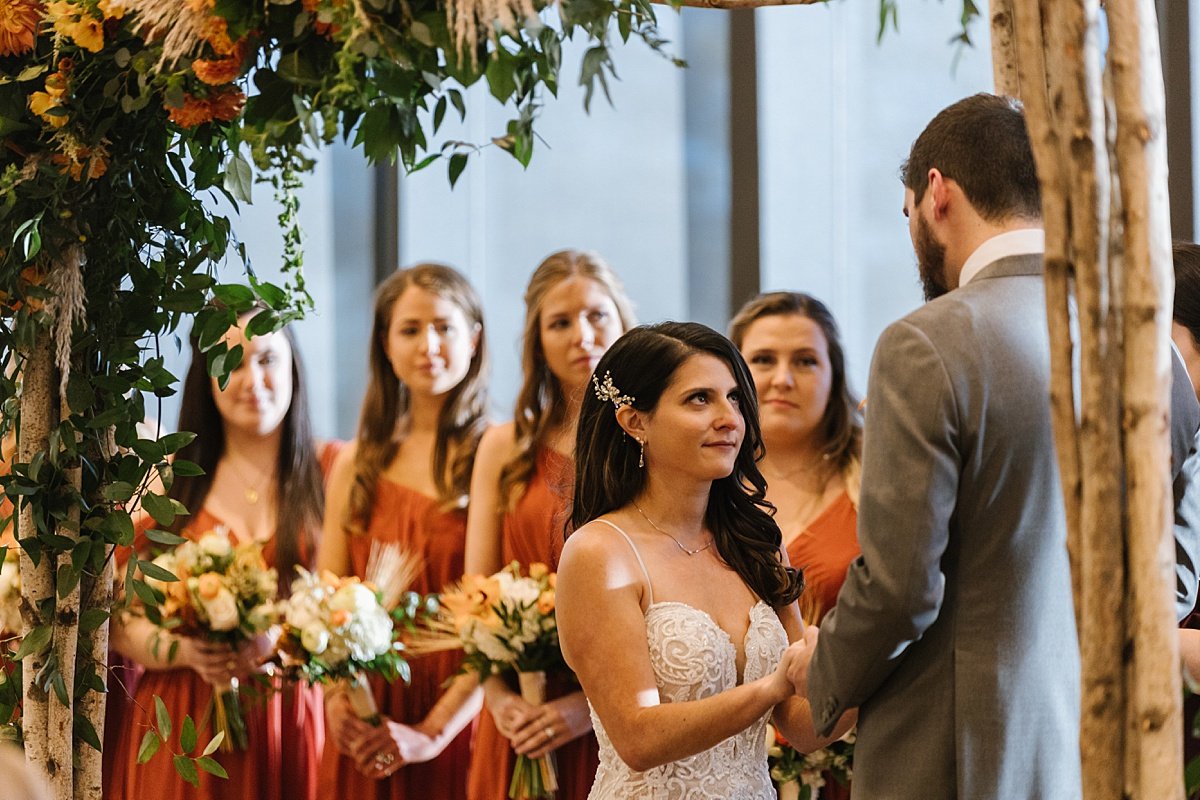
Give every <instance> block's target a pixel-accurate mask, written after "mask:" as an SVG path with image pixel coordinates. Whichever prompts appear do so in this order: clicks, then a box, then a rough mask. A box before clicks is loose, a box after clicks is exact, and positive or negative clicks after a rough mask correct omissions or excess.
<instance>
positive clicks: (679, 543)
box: [633, 500, 713, 556]
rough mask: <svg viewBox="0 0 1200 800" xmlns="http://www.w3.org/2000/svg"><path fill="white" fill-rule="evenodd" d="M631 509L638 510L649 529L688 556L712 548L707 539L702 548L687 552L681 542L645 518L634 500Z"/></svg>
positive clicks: (711, 542)
mask: <svg viewBox="0 0 1200 800" xmlns="http://www.w3.org/2000/svg"><path fill="white" fill-rule="evenodd" d="M633 507H634V508H636V509H637V510H638V513H639V514H641V515H642V519H644V520H646V522H649V523H650V527H652V528H654V530H656V531H658V532H659V533H661V534H662V535H663V536H666V537H667V538H668V539H670V540H671V541H672V542H674V543H675V546H676V547H678V548H679V549H680V550H682V551H683V552H685V553H687V554H688V555H689V556H694V555H696V554H697V553H703V552H704V551H705V550H707V549H708V548H710V547H712V546H713V540H712V539H709V540H708V544H706V545H704V546H703V547H697V548H696V549H695V550H689V549H688V548H686V547H684V546H683V542H681V541H679V540H678V539H676V538H675V537H674V536H672V535H671V534H669V533H667V532H666V531H664V530H663V529H662V528H660V527H658V524H657V523H656V522H655V521H654V520H652V519H650V517H648V516H646V512H645V511H642V507H641V506H639V505H638V504H637V501H636V500H635V501H634V503H633Z"/></svg>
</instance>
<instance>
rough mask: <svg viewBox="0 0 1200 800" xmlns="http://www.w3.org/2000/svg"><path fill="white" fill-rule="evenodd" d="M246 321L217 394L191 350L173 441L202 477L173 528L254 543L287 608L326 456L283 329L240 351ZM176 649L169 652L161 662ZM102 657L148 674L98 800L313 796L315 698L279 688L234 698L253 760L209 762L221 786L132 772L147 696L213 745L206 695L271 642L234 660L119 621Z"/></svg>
mask: <svg viewBox="0 0 1200 800" xmlns="http://www.w3.org/2000/svg"><path fill="white" fill-rule="evenodd" d="M250 316H251V315H246V316H243V317H242V318H241V319H240V320H239V321H238V326H237V327H235V328H233V329H231V330H230V331H229V333H228V334H227V337H226V342H227V344H228V345H229V346H230V347H234V346H237V345H241V347H242V348H243V352H244V355H243V358H242V362H241V364H240V365H239V366H238V368H237V369H236V370H234V371H233V373H232V375H231V376H230V378H229V383H228V385H227V386H226V388H225V390H224V391H222V390H220V388H219V387H218V386H217V383H216V381H215V379H212V378H210V377H209V376H208V371H207V369H206V358H205V356H204V354H203V353H201V352H200V351H199V348H198V344H197V342H196V340H195V339H193V340H192V363H191V367H190V368H189V370H188V373H187V377H186V378H185V383H184V389H183V400H182V406H181V409H180V414H179V428H180V430H185V431H194V432H196V433H197V434H198V435H197V437H196V439H195V440H194V441H193V442H192V443H191V444H190V445H188V446H187V447H185V448H183V449H182V450H181V451H180V452H179V458H181V459H187V460H189V461H194V462H195V463H197V464H199V465H200V467H201V468H202V469H203V470H204V473H205V474H204V475H202V476H199V477H194V478H184V477H180V478H177V479H176V480H175V484H174V486H173V487H172V489H171V494H172V496H173V497H174V498H175V499H177V500H179V501H180V502H182V503H183V504H184V506H186V507H187V508H188V509H189V510H190V511H191V516H189V517H181V518H180V519H179V520H178V521H177V523H176V526H175V527H176V528H177V530H178V532H179V533H180V534H181V535H183V536H186V537H189V538H193V539H195V538H198V537H199V536H201V535H203V534H204V533H206V532H208V531H210V530H212V529H213V528H215V527H216V526H218V525H223V526H225V527H226V528H227V529H228V530H229V532H230V533H231V534H232V535H233V536H234V537H235V538H236V539H238V540H240V541H248V540H253V541H257V542H261V543H262V544H263V547H264V555H265V556H266V559H267V561H268V563H270V564H271V565H272V566H274V567H275V569H277V570H278V572H279V585H280V591H281V593H282V594H284V595H286V593H287V590H288V587H289V586H290V584H291V581H292V579H293V578H294V577H295V568H296V567H297V566H311V565H312V563H313V558H314V556H315V555H316V541H315V539H316V535H317V533H318V531H319V527H320V524H321V517H322V512H323V506H324V500H323V494H322V486H321V475H322V469H321V462H322V461H328V460H329V459H330V458H331V456H332V455H333V452H332V451H333V448H332V447H329V446H326V447H325V448H323V451H322V452H321V453H320V454H319V453H318V448H317V445H316V443H315V442H314V440H313V436H312V431H311V426H310V422H309V411H308V400H307V396H306V394H305V390H304V373H303V368H302V365H301V363H300V358H299V353H298V352H297V350H296V347H295V341H294V339H293V337H292V334H291V332H290V331H289V330H287V329H286V328H285V329H284V330H282V331H279V332H278V333H272V334H266V335H260V336H255V337H254V338H253V339H247V338H246V335H245V324H246V322H247V321H248V320H249V319H250ZM151 525H152V523H151V522H145V523H143V524H142V525H141V527H142V529H143V530H142V533H140V534H139V536H138V537H137V539H136V540H135V544H134V546H135V548H137V549H138V550H148V549H149V542H148V541H147V540H146V539H145V536H144V530H145V529H146V528H148V527H150V526H151ZM127 557H128V556H127V555H126V558H127ZM173 642H177V643H178V650H177V653H176V656H175V658H174V660H169V659H168V653H169V652H170V648H171V644H172V643H173ZM112 645H113V648H114V649H115V650H116V651H117V652H118V653H119V654H121V655H123V656H125V657H126V658H128V659H130V660H132V661H134V662H137V663H138V664H140V665H142V666H143V667H144V668H145V674H144V675H143V676H142V677H141V678H140V679H139V680H138V682H137V689H136V690H135V692H134V696H133V702H134V707H133V710H132V717H133V720H132V721H131V722H130V723H128V724H126V725H125V726H124V727H123V728H120V729H116V730H113V731H112V732H111V733H112V734H113V736H114V738H115V741H113V743H112V744H113V750H114V754H113V758H114V769H113V777H112V785H111V786H110V787H109V791H108V792H107V793H106V796H107V797H110V798H129V800H145V798H149V797H153V798H156V800H184V799H185V798H186V799H187V800H210V799H211V800H229V799H230V798H245V800H260V799H264V798H265V799H266V800H274V799H275V798H278V800H283V798H287V800H293V798H312V797H314V794H315V789H316V768H317V760H318V758H319V754H320V751H321V747H322V743H323V738H324V725H323V718H322V716H321V701H320V694H319V691H318V690H315V689H308V688H299V687H294V688H288V689H286V690H284V691H281V692H272V693H269V694H268V695H267V697H266V698H265V699H264V698H263V697H262V696H261V693H260V692H256V691H254V690H253V688H251V689H250V690H249V691H247V692H245V693H244V695H243V698H242V709H243V713H244V716H245V719H246V725H247V731H248V734H249V743H250V746H249V749H248V750H246V751H244V752H241V751H235V752H232V753H218V754H217V756H216V757H217V760H218V761H219V762H220V763H221V765H222V766H223V767H224V768H225V769H226V770H227V771H228V773H229V779H228V780H222V779H219V778H214V777H212V776H210V775H207V774H205V773H203V772H202V773H201V774H200V788H199V789H193V788H192V787H191V786H189V785H187V784H186V783H185V782H184V781H183V780H182V779H181V778H180V777H179V776H178V775H177V774H176V772H175V769H174V767H173V765H172V763H171V759H170V757H169V756H168V755H167V754H166V753H159V754H158V755H157V756H156V757H155V758H154V759H152V760H151V761H150V762H149V763H147V764H144V765H139V764H138V763H137V752H138V748H139V745H140V743H141V740H142V737H143V735H144V734H145V731H146V729H147V727H148V726H149V724H150V720H151V718H152V715H153V708H154V697H155V696H156V695H157V696H158V697H161V698H162V700H163V702H164V703H165V705H166V707H167V709H168V710H169V711H170V714H171V719H172V721H173V723H174V726H175V728H176V729H178V726H179V725H181V724H182V721H183V717H184V715H185V714H190V715H191V717H192V719H193V720H195V721H196V724H197V725H198V726H201V735H200V745H201V746H203V744H204V743H205V742H207V741H208V740H209V739H210V738H211V735H212V730H211V728H209V729H207V730H206V729H204V727H203V725H202V722H203V721H204V720H206V719H207V718H208V717H209V716H210V714H209V708H210V702H211V700H212V693H213V686H220V685H226V684H227V683H228V681H229V679H231V678H237V679H238V680H239V681H240V682H242V683H243V685H247V681H248V680H249V679H251V678H252V676H253V675H255V674H256V673H258V672H260V671H261V667H260V664H261V662H262V660H263V658H264V657H265V656H266V655H267V654H268V653H269V651H270V648H271V644H270V639H269V637H267V636H263V637H260V638H259V640H257V641H254V642H251V643H249V644H247V645H245V646H243V647H241V648H239V649H237V650H234V649H231V648H230V647H228V646H226V645H219V644H214V643H210V642H206V641H203V640H200V639H193V638H188V637H183V636H177V635H175V634H171V633H168V632H166V631H164V630H161V629H160V628H158V627H157V626H155V625H154V624H153V623H151V622H150V621H149V620H147V619H146V618H145V617H143V616H140V615H138V614H134V613H127V614H126V615H124V616H123V617H118V618H117V619H115V620H114V623H113V638H112ZM176 741H177V740H176ZM164 749H165V748H164Z"/></svg>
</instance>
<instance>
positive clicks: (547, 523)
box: [467, 448, 600, 800]
mask: <svg viewBox="0 0 1200 800" xmlns="http://www.w3.org/2000/svg"><path fill="white" fill-rule="evenodd" d="M572 469H573V465H572V462H571V459H569V458H567V457H566V456H564V455H562V454H560V453H558V452H556V451H554V450H551V449H549V448H542V449H541V450H539V451H538V457H537V466H536V468H535V470H534V473H533V477H532V479H531V480H530V482H529V488H528V489H526V490H525V494H523V495H522V496H521V499H520V500H519V501H518V502H517V505H516V507H515V508H514V509H513V510H512V511H511V512H510V513H508V514H505V515H504V517H503V519H502V521H501V536H502V541H501V548H500V551H501V554H502V556H503V558H504V563H505V564H507V563H509V562H511V561H519V562H520V563H521V564H522V565H525V566H528V565H529V564H531V563H533V562H537V561H540V562H542V563H545V564H549V565H551V567H552V568H554V565H556V564H557V563H558V556H559V555H560V554H561V553H562V545H563V522H564V521H565V517H566V506H567V504H568V503H569V502H570V489H569V487H570V483H571V479H572V475H571V470H572ZM547 683H548V685H547V696H548V698H549V699H554V698H556V697H562V696H563V695H566V694H570V693H572V692H577V691H579V686H578V684H575V683H574V682H573V681H571V680H569V679H568V676H565V675H560V676H553V675H552V676H549V680H548V682H547ZM513 688H514V690H515V688H516V687H515V683H514V687H513ZM555 752H556V755H555V758H556V759H557V762H558V795H557V798H558V800H584V798H586V797H587V796H588V792H589V791H590V790H591V788H592V782H593V781H594V780H595V779H596V768H597V767H598V766H599V764H600V751H599V746H598V745H597V744H596V736H595V734H593V733H590V732H589V733H587V734H586V735H584V736H581V737H579V738H578V739H575V740H574V741H572V742H568V743H567V744H565V745H563V746H562V747H560V748H559V749H558V750H557V751H555ZM515 762H516V754H515V753H513V751H512V748H511V747H510V746H509V743H508V739H505V738H504V736H503V735H502V734H501V733H500V730H499V729H498V728H497V727H496V723H495V721H494V720H493V719H492V715H491V714H490V713H489V712H488V710H487V709H486V708H484V710H483V713H482V714H481V715H480V718H479V728H478V731H477V732H476V735H475V753H474V756H473V757H472V759H471V776H470V784H469V786H468V789H467V798H468V800H508V784H509V781H510V780H511V779H512V773H513V765H514V763H515Z"/></svg>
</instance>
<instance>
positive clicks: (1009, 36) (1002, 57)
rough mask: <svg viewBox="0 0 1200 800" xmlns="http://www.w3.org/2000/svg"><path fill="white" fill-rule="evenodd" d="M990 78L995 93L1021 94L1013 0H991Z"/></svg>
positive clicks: (1017, 95)
mask: <svg viewBox="0 0 1200 800" xmlns="http://www.w3.org/2000/svg"><path fill="white" fill-rule="evenodd" d="M991 12H992V78H993V80H994V81H995V84H996V94H1003V95H1008V96H1009V97H1020V96H1021V81H1020V74H1019V69H1018V67H1017V35H1016V23H1015V22H1014V20H1013V0H992V4H991Z"/></svg>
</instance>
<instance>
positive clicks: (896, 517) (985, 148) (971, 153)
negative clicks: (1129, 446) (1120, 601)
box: [790, 94, 1200, 800]
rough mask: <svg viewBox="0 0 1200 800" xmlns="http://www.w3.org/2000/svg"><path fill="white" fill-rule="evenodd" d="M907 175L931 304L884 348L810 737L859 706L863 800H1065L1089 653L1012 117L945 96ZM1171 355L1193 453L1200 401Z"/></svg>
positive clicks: (1190, 558)
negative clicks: (1073, 574)
mask: <svg viewBox="0 0 1200 800" xmlns="http://www.w3.org/2000/svg"><path fill="white" fill-rule="evenodd" d="M903 181H904V185H905V201H904V213H905V215H906V216H907V217H908V225H909V233H910V234H911V236H912V241H913V246H914V249H915V250H916V254H917V261H918V265H919V271H920V276H921V282H922V284H923V285H924V288H925V295H926V298H927V299H928V300H929V301H930V302H929V303H927V304H926V305H925V306H923V307H922V308H920V309H918V310H917V311H915V312H913V313H912V314H909V315H908V316H907V317H905V318H903V319H901V320H900V321H898V322H896V323H894V324H892V325H891V326H890V327H889V328H888V329H887V330H886V331H885V332H884V333H883V336H882V337H881V338H880V340H879V344H878V345H877V347H876V350H875V356H874V359H873V361H872V365H871V377H870V382H869V384H868V394H869V397H870V402H869V403H868V404H867V409H866V429H865V450H864V453H863V471H862V500H861V505H860V507H859V518H858V535H859V539H860V543H861V545H862V556H861V557H860V558H859V559H858V560H857V561H856V562H855V563H854V564H853V565H852V566H851V568H850V572H849V575H848V577H847V579H846V582H845V585H844V586H843V587H842V590H841V594H840V595H839V596H838V602H837V605H836V607H835V608H834V609H833V611H832V612H831V613H830V614H829V616H828V617H827V618H826V619H825V622H824V624H823V625H822V626H821V631H820V634H819V637H815V638H816V645H815V649H812V650H809V651H808V652H807V653H806V654H802V655H801V657H800V658H799V659H798V660H797V662H796V663H795V665H794V666H793V668H792V671H791V675H790V676H791V677H792V679H793V681H794V682H795V683H796V684H797V687H798V688H799V689H800V691H802V692H803V691H805V686H806V684H807V693H808V697H809V699H810V701H811V703H812V709H813V717H814V722H815V725H816V727H817V729H818V730H819V731H822V732H826V733H827V732H828V731H829V730H830V729H831V728H832V727H833V725H834V722H835V721H836V720H837V719H838V718H839V717H840V716H841V715H842V713H843V712H844V711H846V710H847V709H850V708H854V707H856V706H857V707H860V711H859V723H858V725H859V734H858V744H857V748H856V753H855V764H854V794H855V796H856V797H857V796H860V795H861V796H862V797H864V798H870V800H893V799H897V800H898V799H901V798H903V799H904V800H909V799H910V798H911V799H912V800H918V798H919V799H920V800H942V799H944V798H961V799H962V800H1034V799H1035V798H1038V799H1040V800H1074V799H1075V798H1078V797H1079V796H1080V791H1081V790H1080V776H1079V756H1078V753H1079V742H1078V728H1079V652H1078V648H1077V645H1076V633H1075V620H1074V611H1073V608H1072V598H1071V578H1070V572H1069V568H1068V564H1067V550H1066V531H1065V520H1064V514H1063V506H1062V497H1061V489H1060V487H1059V480H1058V467H1057V461H1056V457H1055V452H1054V442H1053V434H1052V431H1051V421H1050V404H1049V401H1048V398H1049V375H1050V355H1049V344H1048V337H1047V329H1046V310H1045V300H1044V291H1045V290H1044V285H1043V279H1042V251H1043V249H1044V234H1043V231H1042V222H1041V202H1040V195H1039V186H1038V180H1037V174H1036V171H1035V168H1034V160H1033V154H1032V151H1031V148H1030V143H1029V136H1028V134H1027V132H1026V129H1025V122H1024V118H1023V116H1022V114H1021V112H1020V110H1019V109H1018V108H1017V107H1015V106H1014V105H1013V104H1012V102H1011V101H1009V100H1006V99H1003V98H999V97H995V96H992V95H984V94H980V95H976V96H974V97H970V98H967V99H965V100H962V101H960V102H958V103H955V104H954V105H952V106H950V107H949V108H947V109H946V110H944V111H942V112H941V113H940V114H938V116H937V117H936V118H935V119H934V120H933V121H932V122H931V123H930V124H929V126H928V127H927V128H926V129H925V131H924V132H923V133H922V134H921V135H920V137H919V138H918V139H917V141H916V142H915V143H914V144H913V147H912V152H911V154H910V156H909V159H908V161H907V163H906V164H905V165H904V168H903ZM1175 360H1176V361H1178V359H1175ZM1176 366H1177V370H1176V380H1175V388H1176V391H1175V392H1174V396H1173V398H1172V403H1173V416H1172V419H1173V427H1174V430H1173V435H1172V441H1173V446H1174V447H1175V448H1176V455H1175V462H1174V463H1175V464H1177V465H1184V464H1185V458H1186V457H1187V454H1188V452H1189V448H1190V447H1191V445H1192V442H1193V439H1194V435H1195V433H1196V430H1197V425H1198V423H1200V409H1198V408H1197V407H1196V400H1195V396H1194V395H1193V394H1192V392H1191V387H1190V384H1189V383H1188V381H1187V379H1186V373H1184V372H1183V370H1182V366H1181V365H1179V364H1177V365H1176ZM1196 470H1197V459H1195V458H1193V459H1190V460H1188V461H1187V464H1186V469H1184V470H1183V472H1182V474H1179V471H1178V470H1177V471H1176V472H1177V474H1178V475H1179V477H1178V478H1177V495H1176V496H1177V497H1179V496H1180V491H1179V490H1180V489H1181V487H1182V486H1183V485H1184V484H1186V482H1187V481H1188V480H1189V478H1190V477H1192V476H1193V475H1194V473H1195V472H1196ZM1186 499H1187V500H1188V501H1189V505H1188V506H1187V507H1186V508H1184V511H1185V512H1186V513H1187V514H1188V515H1193V516H1192V518H1193V519H1194V518H1195V517H1194V514H1195V502H1194V501H1195V497H1194V496H1193V495H1188V496H1187V498H1186ZM1176 538H1177V545H1178V546H1177V550H1178V551H1179V555H1180V561H1181V563H1182V568H1181V570H1180V572H1181V576H1180V585H1181V587H1182V591H1181V592H1180V594H1181V595H1182V597H1181V603H1180V605H1181V608H1180V611H1181V612H1183V611H1184V610H1185V609H1184V607H1187V608H1190V606H1191V604H1192V603H1193V602H1194V599H1195V584H1196V577H1195V572H1194V563H1195V550H1196V544H1197V542H1196V539H1195V536H1194V535H1193V534H1192V533H1191V531H1190V530H1189V528H1188V527H1187V526H1178V525H1177V527H1176ZM809 658H811V664H810V663H809Z"/></svg>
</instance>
